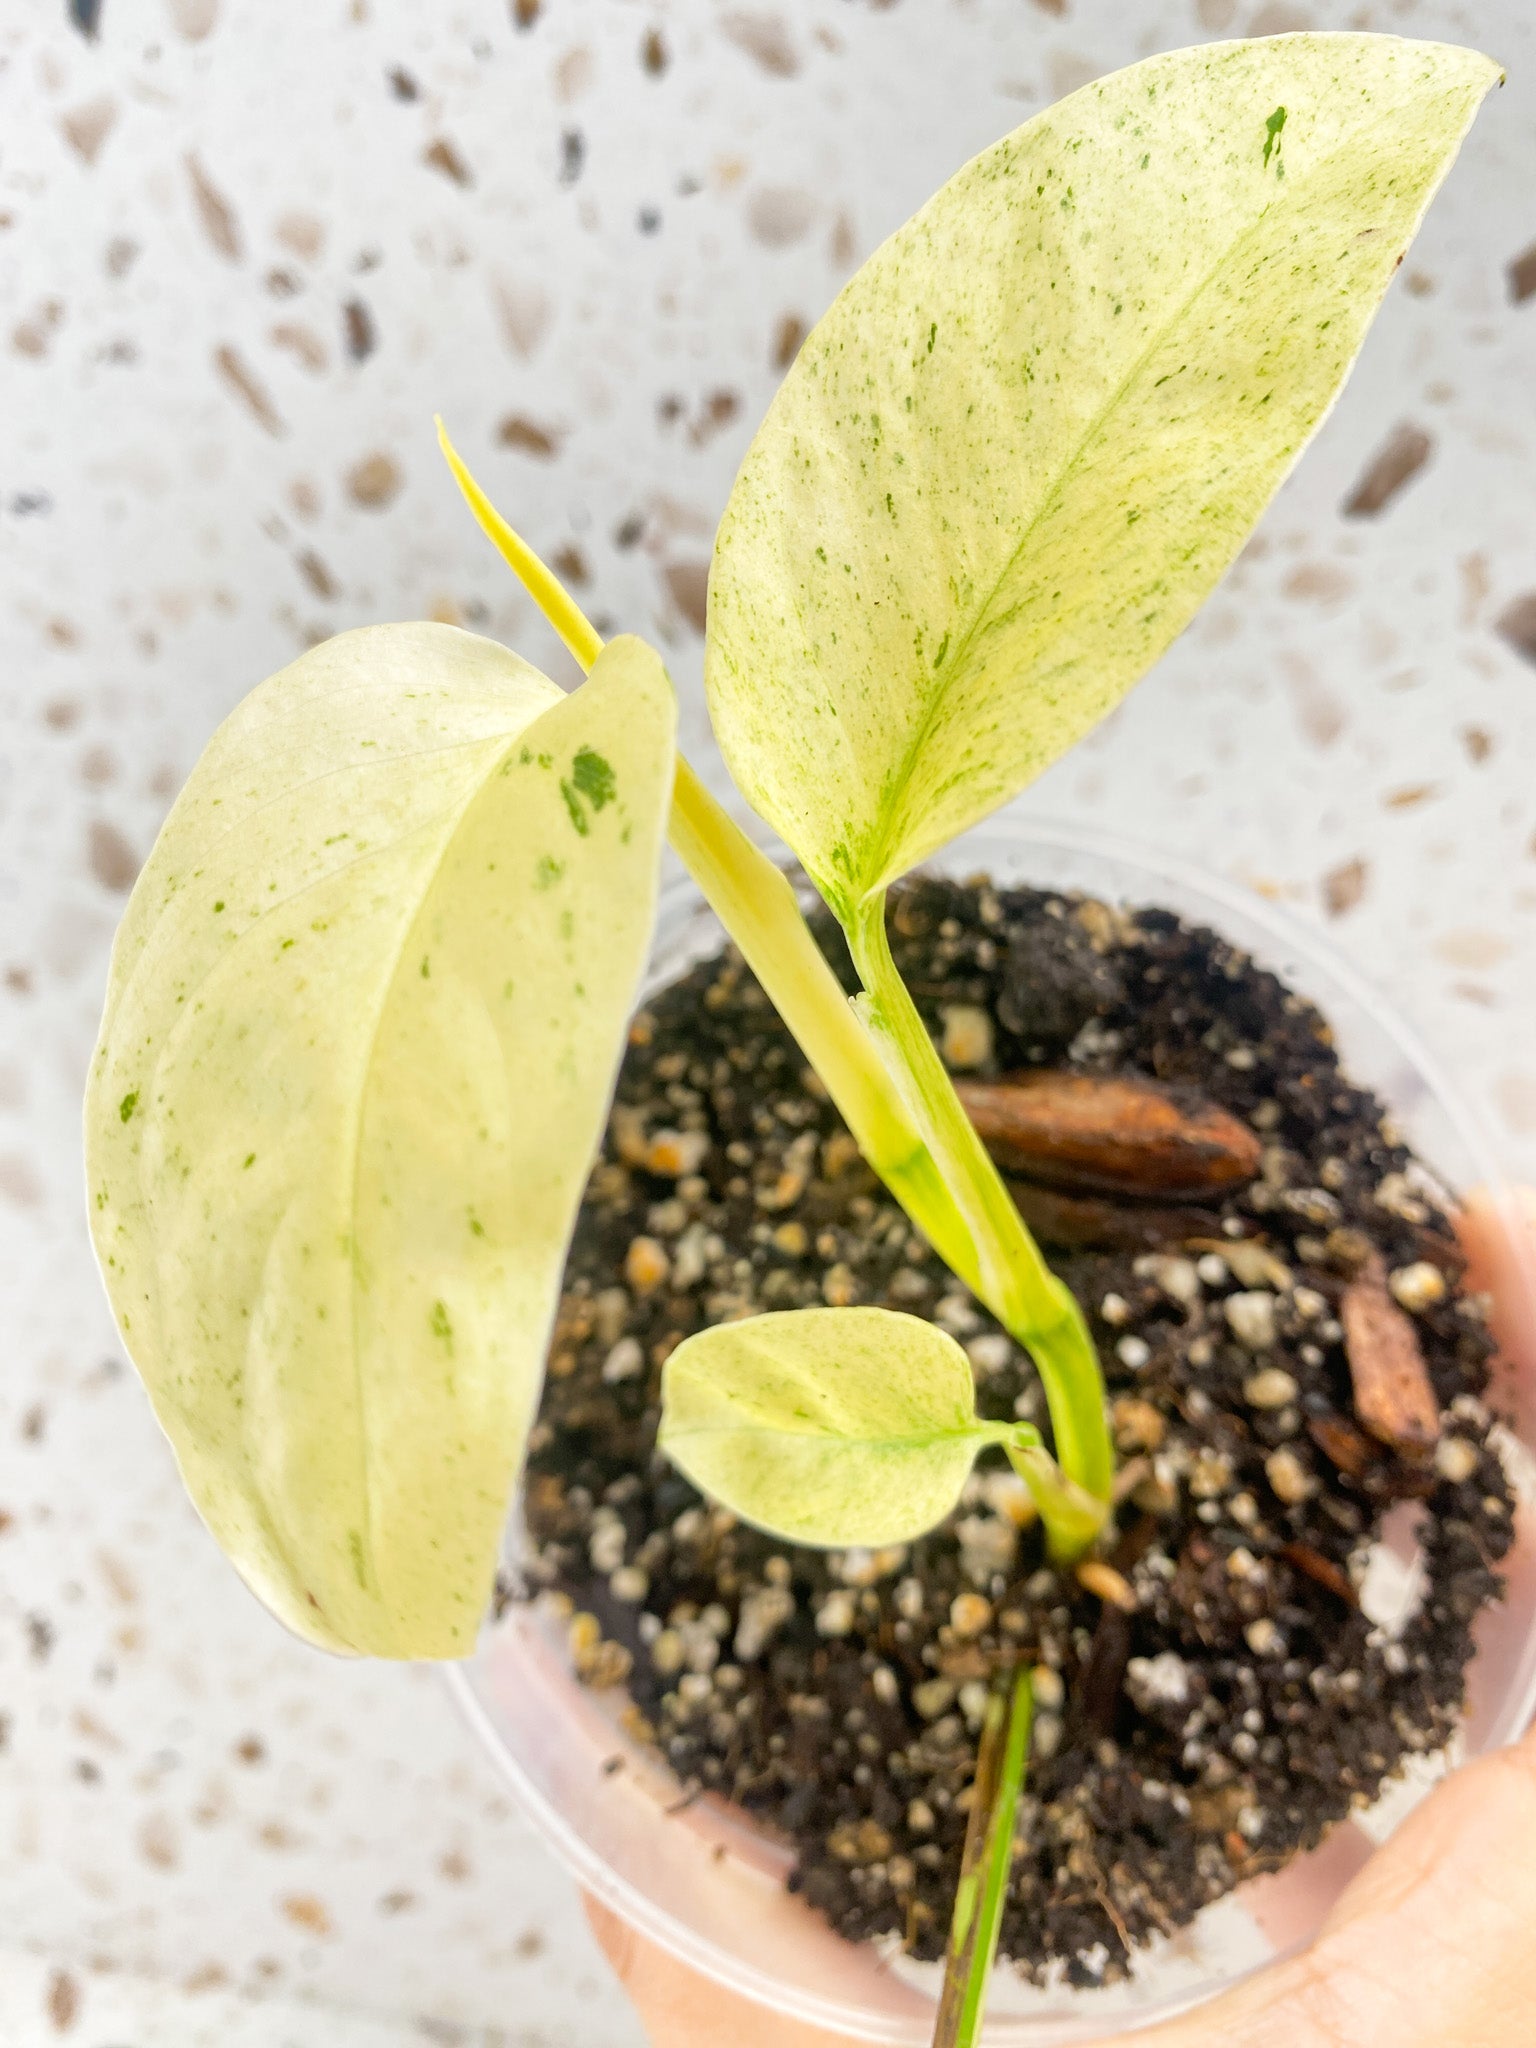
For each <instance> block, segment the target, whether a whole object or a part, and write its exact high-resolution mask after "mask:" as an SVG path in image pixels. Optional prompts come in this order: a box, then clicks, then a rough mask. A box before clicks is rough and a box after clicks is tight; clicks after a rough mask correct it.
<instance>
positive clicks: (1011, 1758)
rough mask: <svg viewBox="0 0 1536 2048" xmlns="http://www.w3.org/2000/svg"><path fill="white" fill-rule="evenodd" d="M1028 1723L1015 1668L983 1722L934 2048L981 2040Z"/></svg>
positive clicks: (1025, 1677)
mask: <svg viewBox="0 0 1536 2048" xmlns="http://www.w3.org/2000/svg"><path fill="white" fill-rule="evenodd" d="M1033 1719H1034V1694H1033V1693H1032V1691H1031V1690H1030V1683H1029V1673H1028V1671H1026V1670H1025V1669H1024V1668H1023V1667H1022V1666H1019V1667H1017V1668H1015V1669H1014V1670H1013V1671H1011V1672H1009V1673H1008V1674H1006V1676H1005V1677H1004V1678H1003V1680H1002V1681H1001V1682H1000V1683H999V1684H998V1685H996V1686H994V1687H993V1690H992V1693H991V1695H990V1697H989V1698H988V1700H987V1711H986V1716H985V1719H984V1720H983V1722H982V1729H981V1742H980V1744H979V1745H978V1748H977V1751H976V1775H975V1777H974V1778H973V1779H972V1780H971V1817H970V1820H969V1822H968V1823H967V1826H966V1830H965V1848H964V1849H963V1851H962V1852H961V1859H960V1881H959V1884H958V1885H957V1886H956V1888H955V1910H954V1918H953V1921H952V1922H951V1926H950V1935H949V1951H948V1954H947V1955H946V1957H945V1961H944V1989H943V1992H942V1993H941V1995H940V1998H939V2012H938V2018H937V2020H936V2021H935V2023H934V2029H933V2048H975V2044H976V2043H977V2042H978V2041H979V2040H980V2038H981V2023H982V2020H983V2018H984V2016H985V2013H986V2004H987V1984H988V1980H989V1978H990V1977H991V1974H992V1965H993V1962H994V1961H995V1959H996V1956H997V1937H998V1931H999V1929H1000V1928H1001V1926H1002V1922H1003V1902H1004V1900H1005V1898H1006V1896H1007V1892H1008V1874H1009V1872H1010V1870H1011V1869H1012V1867H1013V1829H1014V1821H1015V1819H1016V1818H1017V1815H1018V1808H1019V1794H1020V1793H1021V1792H1022V1790H1023V1789H1024V1773H1025V1769H1026V1766H1027V1764H1028V1760H1029V1732H1030V1726H1031V1723H1032V1721H1033Z"/></svg>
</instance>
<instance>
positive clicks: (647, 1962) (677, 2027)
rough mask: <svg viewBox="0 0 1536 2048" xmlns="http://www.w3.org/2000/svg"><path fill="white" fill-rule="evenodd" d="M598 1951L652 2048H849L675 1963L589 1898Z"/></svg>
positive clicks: (585, 1899)
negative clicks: (608, 1965) (622, 1991)
mask: <svg viewBox="0 0 1536 2048" xmlns="http://www.w3.org/2000/svg"><path fill="white" fill-rule="evenodd" d="M582 1904H583V1905H584V1906H585V1908H586V1914H587V1921H588V1924H589V1925H590V1927H591V1929H592V1932H593V1933H594V1934H595V1935H596V1936H597V1943H598V1947H599V1948H601V1950H602V1951H603V1954H604V1955H605V1956H606V1957H607V1958H608V1960H609V1962H610V1963H611V1964H612V1965H613V1969H614V1974H615V1975H616V1976H617V1977H618V1980H619V1982H620V1983H621V1984H622V1985H623V1986H624V1989H625V1990H626V1991H627V1992H628V1994H629V1996H630V1999H631V2000H632V2002H633V2004H634V2007H635V2010H636V2011H637V2012H638V2013H639V2015H640V2018H641V2020H642V2021H643V2022H644V2024H645V2030H646V2032H647V2034H648V2035H649V2036H650V2038H651V2040H652V2042H653V2043H654V2044H655V2048H722V2044H729V2048H848V2039H847V2036H846V2035H844V2034H828V2033H825V2032H824V2031H823V2030H822V2029H821V2028H820V2027H805V2026H797V2025H795V2024H794V2022H793V2021H786V2020H785V2019H783V2018H782V2017H781V2016H779V2015H778V2014H776V2013H774V2012H772V2011H770V2010H769V2008H768V2007H767V2006H763V2005H759V2004H757V2002H756V2001H755V2000H753V1999H749V1998H742V1997H740V1996H738V1994H737V1993H735V1992H733V1991H726V1990H724V1989H723V1988H722V1987H721V1986H720V1985H718V1984H715V1983H712V1982H711V1981H710V1979H709V1978H708V1977H704V1976H701V1975H700V1974H699V1972H698V1971H697V1970H691V1969H690V1968H689V1967H688V1965H687V1964H686V1963H680V1962H679V1961H678V1960H677V1959H676V1957H675V1956H671V1955H668V1953H667V1952H666V1950H665V1949H662V1948H658V1947H657V1946H656V1944H655V1943H654V1942H650V1941H647V1940H646V1939H645V1937H644V1936H643V1935H641V1934H637V1933H636V1932H635V1930H634V1928H633V1927H631V1926H630V1925H629V1923H628V1921H626V1920H621V1919H620V1918H619V1916H618V1914H617V1913H615V1912H613V1911H611V1910H610V1908H608V1907H607V1906H605V1905H603V1904H601V1903H600V1901H598V1900H597V1899H594V1898H593V1897H591V1895H590V1894H586V1895H584V1896H583V1899H582Z"/></svg>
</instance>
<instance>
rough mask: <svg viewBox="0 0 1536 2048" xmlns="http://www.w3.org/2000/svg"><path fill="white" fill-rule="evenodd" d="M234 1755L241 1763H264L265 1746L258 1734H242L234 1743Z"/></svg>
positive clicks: (265, 1757) (265, 1755)
mask: <svg viewBox="0 0 1536 2048" xmlns="http://www.w3.org/2000/svg"><path fill="white" fill-rule="evenodd" d="M235 1755H236V1756H237V1757H238V1758H239V1759H240V1761H241V1763H243V1764H264V1763H265V1762H266V1760H267V1746H266V1744H265V1743H264V1742H263V1741H262V1739H261V1737H260V1736H259V1735H242V1736H241V1738H240V1740H239V1741H238V1742H237V1743H236V1744H235Z"/></svg>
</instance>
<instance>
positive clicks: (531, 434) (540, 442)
mask: <svg viewBox="0 0 1536 2048" xmlns="http://www.w3.org/2000/svg"><path fill="white" fill-rule="evenodd" d="M496 438H497V440H498V441H499V442H500V443H501V445H502V447H503V448H518V449H521V450H522V452H523V454H524V455H534V456H537V457H538V459H539V460H540V461H541V462H547V461H549V459H550V458H551V457H552V456H555V455H558V454H559V453H560V440H561V436H560V434H559V432H558V430H557V429H556V428H554V427H541V426H540V425H539V424H538V422H537V421H535V420H530V419H526V418H524V416H523V415H522V414H521V413H509V414H508V415H507V417H506V418H505V419H504V420H503V421H502V423H501V425H500V426H499V427H498V428H497V429H496Z"/></svg>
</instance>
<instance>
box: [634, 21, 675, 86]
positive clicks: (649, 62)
mask: <svg viewBox="0 0 1536 2048" xmlns="http://www.w3.org/2000/svg"><path fill="white" fill-rule="evenodd" d="M640 62H641V65H642V66H643V68H644V69H645V70H646V71H648V72H649V73H650V75H651V77H652V78H660V76H661V74H662V73H663V71H665V70H666V68H667V64H668V62H669V58H668V54H667V43H666V38H665V37H664V36H663V35H662V32H661V30H660V29H659V28H648V29H647V30H646V32H645V34H644V36H643V37H642V38H641V42H640Z"/></svg>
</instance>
